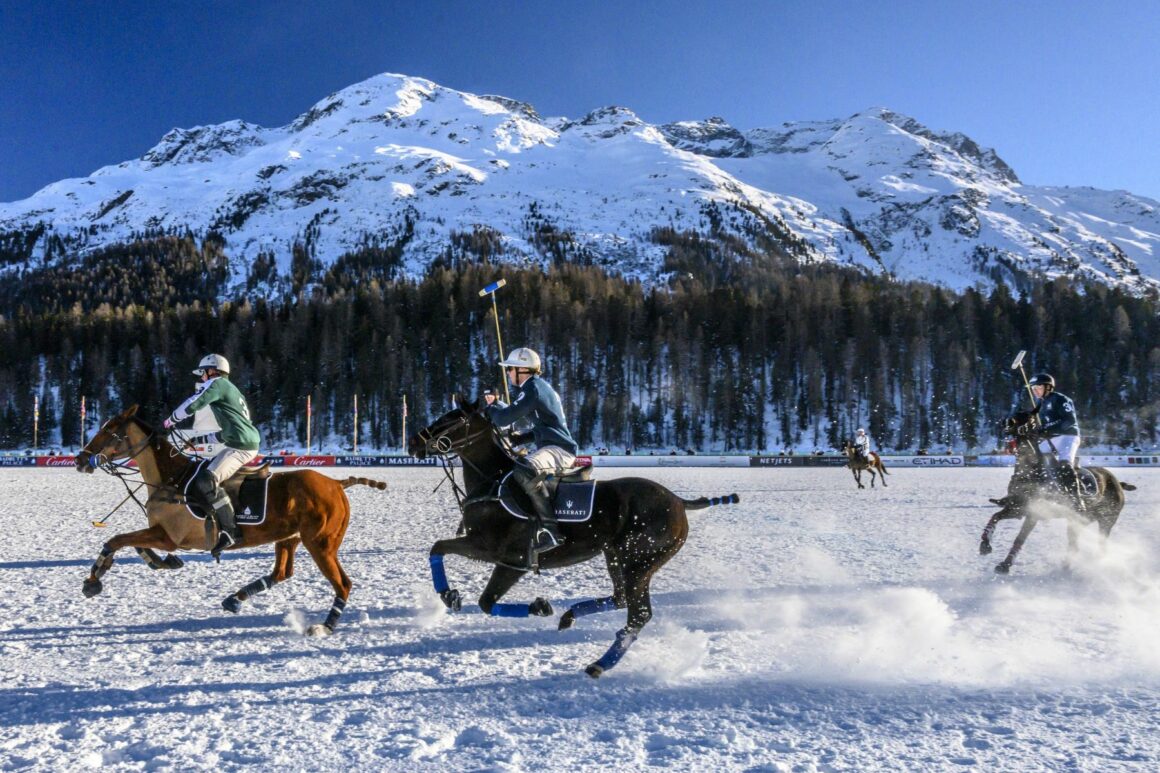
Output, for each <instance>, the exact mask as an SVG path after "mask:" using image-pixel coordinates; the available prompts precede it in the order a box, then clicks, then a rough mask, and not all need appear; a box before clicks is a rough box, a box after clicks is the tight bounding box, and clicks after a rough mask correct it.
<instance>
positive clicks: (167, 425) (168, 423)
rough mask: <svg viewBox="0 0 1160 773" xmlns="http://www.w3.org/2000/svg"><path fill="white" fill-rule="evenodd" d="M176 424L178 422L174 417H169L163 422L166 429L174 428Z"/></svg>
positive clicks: (162, 424)
mask: <svg viewBox="0 0 1160 773" xmlns="http://www.w3.org/2000/svg"><path fill="white" fill-rule="evenodd" d="M175 424H176V422H175V421H174V420H173V418H172V417H167V418H166V419H165V421H163V422H161V426H162V427H165V429H173V427H174V425H175Z"/></svg>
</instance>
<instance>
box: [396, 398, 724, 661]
mask: <svg viewBox="0 0 1160 773" xmlns="http://www.w3.org/2000/svg"><path fill="white" fill-rule="evenodd" d="M407 451H408V452H410V453H411V455H413V456H416V457H418V458H420V459H423V458H426V457H428V456H437V457H439V458H441V459H442V460H443V462H444V465H445V466H444V471H445V472H446V474H447V475H448V477H449V478H451V480H452V481H453V485H454V486H455V493H456V498H457V499H458V501H459V502H460V510H461V511H462V514H463V520H462V521H461V522H460V524H461V526H460V534H461V535H462V536H459V537H456V538H454V539H445V540H439V541H438V542H436V543H435V544H434V545H432V546H431V555H430V561H431V577H432V581H433V582H434V585H435V590H436V592H438V593H439V596H440V598H442V599H443V603H444V604H445V605H446V606H447V607H448V608H449V609H451V610H453V611H454V610H458V609H459V608H460V606H461V605H462V598H461V596H460V594H459V591H458V590H455V589H453V588H451V586H450V584H449V583H448V582H447V575H446V572H445V570H444V568H443V556H444V555H446V554H448V553H451V554H453V555H460V556H463V557H465V558H469V559H473V560H475V561H484V562H487V563H489V564H494V565H495V569H493V570H492V573H491V579H490V580H489V581H488V583H487V587H486V588H484V590H483V594H482V595H481V596H480V597H479V606H480V609H482V610H483V612H484V614H490V615H499V616H504V617H527V616H529V615H535V616H538V617H546V616H548V615H551V614H552V606H551V604H549V603H548V601H547V599H544V598H537V599H536V600H535V601H533V602H532V603H530V604H500V603H498V602H499V600H500V599H501V598H503V596H504V594H505V593H507V592H508V591H509V590H510V589H511V588H512V586H513V585H515V584H516V582H518V581H519V579H520V578H521V577H523V576H524V575H525V574H526V573H527V572H528V571H529V569H530V567H529V566H527V549H528V542H529V538H530V536H531V534H530V530H529V528H530V527H529V522H528V521H526V520H519V519H517V518H515V517H513V516H512V515H511V514H510V513H509V512H508V511H507V510H506V509H505V508H504V506H503V505H502V504H501V503H500V501H499V497H498V496H497V495H496V490H497V487H498V485H499V482H500V481H501V480H503V478H504V477H505V476H506V475H507V474H508V473H510V472H511V471H512V467H513V465H514V461H513V459H512V456H511V454H510V453H509V452H508V449H507V447H506V444H505V442H504V440H503V439H502V438H501V436H500V431H499V429H498V428H497V427H496V426H495V425H493V424H492V423H491V422H490V421H489V420H488V418H487V417H486V416H485V415H484V413H483V412H482V411H481V410H480V405H479V402H478V401H476V402H473V403H468V402H464V401H459V408H457V409H456V410H453V411H451V412H449V413H447V414H445V415H444V416H442V417H441V418H439V419H436V420H435V422H434V423H432V424H431V425H429V426H427V427H424V428H423V429H421V430H420V431H419V432H418V433H417V434H415V435H413V436H412V437H411V438H410V439H409V440H408V441H407ZM453 456H458V457H459V458H460V459H461V460H462V462H463V488H462V489H460V488H459V486H458V483H455V482H454V475H453V473H452V471H451V469H450V467H448V466H447V465H448V464H449V458H450V457H453ZM595 486H596V490H595V492H594V493H593V500H592V501H593V504H592V511H591V515H590V517H589V518H588V520H585V521H580V522H561V523H560V531H561V533H562V534H563V535H564V536H565V537H566V541H565V542H564V544H563V545H561V546H560V547H557V548H555V549H554V550H551V551H550V552H546V553H544V554H543V557H542V558H541V559H540V564H539V565H540V567H543V568H544V569H559V568H563V567H565V566H571V565H572V564H578V563H580V562H582V561H587V560H589V559H591V558H595V557H596V556H598V555H600V554H601V553H603V554H604V560H605V563H606V564H607V566H608V574H609V576H610V577H611V578H612V595H611V596H606V597H603V598H599V599H589V600H587V601H581V602H579V603H577V604H573V605H572V606H571V607H570V608H569V609H568V611H567V612H565V613H564V614H563V615H562V616H561V617H560V624H559V630H564V629H565V628H570V627H572V625H573V623H575V621H576V619H577V618H579V617H583V616H585V615H590V614H593V613H595V612H606V611H610V610H613V609H625V608H627V610H628V621H627V624H626V625H625V626H624V628H621V629H620V631H618V632H617V634H616V640H615V642H614V643H613V644H612V646H611V647H610V648H609V649H608V651H607V652H606V653H605V654H604V656H603V657H602V658H600V659H599V660H597V661H596V662H594V663H592V664H590V665H589V666H588V667H587V668H586V669H585V672H586V673H587V674H588V675H589V676H591V677H598V676H600V675H601V674H602V673H604V672H605V671H607V670H608V669H610V668H612V667H613V666H615V665H616V664H617V663H618V662H619V661H620V659H621V657H622V656H623V655H624V653H625V652H626V651H627V650H628V648H629V647H630V646H631V645H632V643H633V641H635V640H636V637H637V635H638V634H639V633H640V630H641V629H642V628H643V627H644V626H645V624H646V623H647V622H648V621H649V620H650V619H651V618H652V602H651V600H650V595H649V584H650V583H651V582H652V578H653V575H654V574H656V572H657V570H658V569H660V568H661V567H662V566H664V565H665V563H666V562H667V561H668V560H669V559H671V558H672V557H673V556H675V555H676V554H677V551H679V550H680V549H681V546H683V545H684V544H685V539H686V537H687V536H688V534H689V521H688V519H687V518H686V517H685V511H686V510H700V509H702V508H705V507H710V506H712V505H720V504H729V503H733V502H737V495H736V494H729V495H727V496H724V497H717V498H713V499H708V498H705V497H701V498H700V499H683V498H681V497H679V496H677V495H676V494H674V493H673V492H671V491H669V490H668V489H667V488H665V487H664V486H662V485H660V484H659V483H655V482H653V481H651V480H645V479H643V478H619V479H617V480H610V481H599V482H597V483H596V484H595Z"/></svg>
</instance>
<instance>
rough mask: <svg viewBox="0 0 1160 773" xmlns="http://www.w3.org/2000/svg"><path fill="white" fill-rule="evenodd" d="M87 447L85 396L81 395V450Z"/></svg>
mask: <svg viewBox="0 0 1160 773" xmlns="http://www.w3.org/2000/svg"><path fill="white" fill-rule="evenodd" d="M84 447H85V396H84V395H81V448H84Z"/></svg>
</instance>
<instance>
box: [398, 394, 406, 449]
mask: <svg viewBox="0 0 1160 773" xmlns="http://www.w3.org/2000/svg"><path fill="white" fill-rule="evenodd" d="M399 445H401V446H402V449H403V453H407V396H406V395H403V434H402V436H401V439H400V441H399Z"/></svg>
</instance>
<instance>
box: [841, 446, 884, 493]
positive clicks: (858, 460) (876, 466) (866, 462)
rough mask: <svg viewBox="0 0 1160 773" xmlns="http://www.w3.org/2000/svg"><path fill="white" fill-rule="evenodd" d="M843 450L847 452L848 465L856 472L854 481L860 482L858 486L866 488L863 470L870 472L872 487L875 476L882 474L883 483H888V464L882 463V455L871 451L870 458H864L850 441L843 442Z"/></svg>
mask: <svg viewBox="0 0 1160 773" xmlns="http://www.w3.org/2000/svg"><path fill="white" fill-rule="evenodd" d="M842 450H843V451H845V452H846V466H847V467H849V468H850V472H852V473H853V474H854V482H855V483H857V484H858V488H866V487H865V486H863V485H862V471H863V470H866V471H867V472H869V473H870V488H874V478H875V476H877V475H881V476H882V485H883V486H885V485H886V465H884V464H883V463H882V457H880V456H879V455H878V454H876V453H875V452H873V451H871V452H870V458H869V459H864V458H863V457H862V456H860V455H859V454H858V451H857V449H855V448H854V444H853V443H851V442H849V441H844V442H843V443H842Z"/></svg>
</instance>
